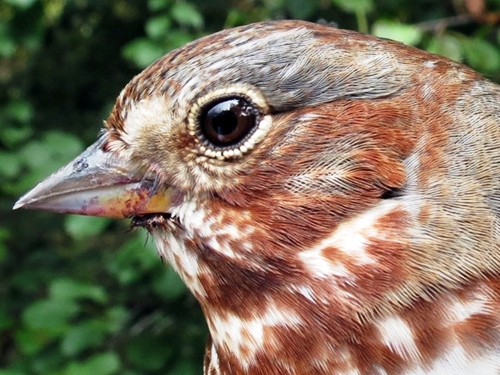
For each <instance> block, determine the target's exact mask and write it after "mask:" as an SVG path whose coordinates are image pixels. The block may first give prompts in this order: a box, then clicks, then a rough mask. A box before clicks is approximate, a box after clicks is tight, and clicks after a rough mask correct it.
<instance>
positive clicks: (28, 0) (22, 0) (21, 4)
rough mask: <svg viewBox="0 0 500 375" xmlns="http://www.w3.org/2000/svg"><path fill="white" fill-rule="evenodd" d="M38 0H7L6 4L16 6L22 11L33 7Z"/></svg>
mask: <svg viewBox="0 0 500 375" xmlns="http://www.w3.org/2000/svg"><path fill="white" fill-rule="evenodd" d="M36 1H37V0H5V2H6V3H9V4H11V5H14V6H15V7H17V8H20V9H26V8H29V7H30V6H32V5H33V4H34V3H35V2H36Z"/></svg>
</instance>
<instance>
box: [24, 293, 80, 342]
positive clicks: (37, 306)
mask: <svg viewBox="0 0 500 375" xmlns="http://www.w3.org/2000/svg"><path fill="white" fill-rule="evenodd" d="M78 310H79V308H78V305H77V304H76V303H74V302H73V301H61V300H52V299H46V300H40V301H36V302H33V303H32V304H31V305H29V306H28V307H27V308H26V309H25V310H24V312H23V321H24V323H25V324H26V326H27V327H29V328H31V329H33V330H39V331H42V332H47V333H49V334H51V335H52V334H56V335H57V334H60V333H61V332H63V331H64V330H65V329H66V326H67V324H68V323H69V320H70V319H71V318H72V317H73V316H74V315H75V314H76V313H77V312H78Z"/></svg>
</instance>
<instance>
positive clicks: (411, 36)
mask: <svg viewBox="0 0 500 375" xmlns="http://www.w3.org/2000/svg"><path fill="white" fill-rule="evenodd" d="M372 34H373V35H375V36H378V37H379V38H387V39H392V40H397V41H399V42H402V43H404V44H407V45H410V46H416V45H417V44H418V43H420V41H421V40H422V36H423V32H422V30H420V29H419V28H418V27H416V26H413V25H405V24H402V23H399V22H394V21H389V20H380V21H376V22H375V23H374V25H373V28H372Z"/></svg>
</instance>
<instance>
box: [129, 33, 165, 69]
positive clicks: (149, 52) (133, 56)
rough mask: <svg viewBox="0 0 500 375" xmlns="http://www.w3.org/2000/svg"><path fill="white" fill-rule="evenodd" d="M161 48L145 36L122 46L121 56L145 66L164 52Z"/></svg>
mask: <svg viewBox="0 0 500 375" xmlns="http://www.w3.org/2000/svg"><path fill="white" fill-rule="evenodd" d="M164 52H165V51H164V50H163V48H161V47H160V46H158V45H157V44H156V43H154V42H152V41H151V40H149V39H146V38H138V39H135V40H133V41H132V42H130V43H128V44H127V45H126V46H125V47H124V48H123V51H122V53H123V57H125V58H126V59H128V60H130V61H132V62H133V63H134V64H136V65H137V66H138V67H139V68H145V67H146V66H148V65H149V64H151V63H152V62H153V61H155V60H156V59H158V58H159V57H161V56H162V55H163V54H164Z"/></svg>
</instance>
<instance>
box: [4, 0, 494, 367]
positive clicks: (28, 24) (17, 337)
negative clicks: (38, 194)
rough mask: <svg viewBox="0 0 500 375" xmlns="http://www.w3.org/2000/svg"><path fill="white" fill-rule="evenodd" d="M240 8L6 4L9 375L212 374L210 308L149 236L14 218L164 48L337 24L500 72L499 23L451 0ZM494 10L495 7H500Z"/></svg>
mask: <svg viewBox="0 0 500 375" xmlns="http://www.w3.org/2000/svg"><path fill="white" fill-rule="evenodd" d="M455 3H456V4H458V3H460V2H455ZM227 4H228V3H227V2H226V1H222V0H210V1H201V0H189V1H186V0H184V1H183V0H148V1H142V0H104V1H89V0H88V1H81V0H4V1H3V2H0V84H1V87H2V89H1V90H0V208H1V209H0V275H1V278H2V279H1V282H0V300H1V301H2V304H0V375H26V374H30V375H31V374H35V375H36V374H55V375H73V374H74V375H82V374H83V375H85V374H91V375H108V374H124V375H148V374H168V375H190V374H201V363H202V354H203V348H204V344H205V339H206V335H207V330H206V327H205V325H204V322H203V319H202V315H201V312H200V310H199V307H198V306H197V304H196V301H195V300H194V298H193V297H192V296H191V295H190V294H189V293H188V291H187V290H186V287H185V286H184V284H183V283H182V281H181V280H180V279H179V277H178V275H177V274H176V273H175V272H174V271H173V269H172V268H170V267H169V266H167V265H164V264H162V263H161V261H160V260H159V259H158V257H157V255H156V253H155V249H154V246H153V244H152V241H151V239H150V238H148V237H147V235H146V234H145V233H143V232H142V231H132V232H129V231H128V223H127V222H126V221H113V220H108V219H100V218H88V217H79V216H62V215H55V214H48V213H42V212H27V211H16V212H12V211H11V207H12V204H13V203H14V201H15V199H16V198H17V197H19V196H20V195H21V194H22V193H24V192H25V191H26V190H27V189H29V188H30V187H32V186H33V185H35V184H36V183H37V182H38V181H40V180H41V179H42V178H44V177H46V176H47V175H48V174H50V173H52V172H53V171H55V170H57V169H58V168H59V167H61V166H62V165H63V164H64V163H66V162H67V161H69V160H71V159H72V158H73V157H74V156H75V155H77V154H78V153H79V152H81V151H82V150H83V149H84V147H85V145H88V144H90V143H91V142H92V141H93V140H94V139H95V137H96V135H97V134H98V131H99V128H100V127H101V123H102V119H104V118H106V115H107V113H108V111H109V109H110V108H111V107H112V105H113V102H114V99H115V97H116V95H117V94H118V93H119V91H120V90H121V88H122V87H123V86H124V85H125V84H126V82H127V81H128V80H129V79H130V78H131V77H132V76H133V75H134V74H137V73H138V72H139V71H140V69H141V68H143V67H145V66H146V65H148V64H149V63H151V62H152V61H154V60H155V59H157V58H158V57H160V56H162V55H163V54H164V53H166V52H168V51H170V50H172V49H174V48H176V47H178V46H180V45H183V44H184V43H186V42H188V41H190V40H193V39H194V38H197V37H200V36H202V35H205V34H208V33H211V32H214V31H217V30H220V29H222V28H224V27H232V26H238V25H241V24H246V23H250V22H255V21H259V20H265V19H280V18H301V19H308V20H311V21H316V20H319V19H322V20H324V21H327V22H332V23H336V24H338V26H339V27H342V28H350V29H357V30H361V31H366V32H368V31H369V32H372V33H374V34H375V35H378V36H381V37H386V38H392V39H396V40H399V41H402V42H404V43H407V44H410V45H414V46H417V47H420V48H425V49H428V50H430V51H431V52H434V53H438V54H442V55H445V56H447V57H449V58H451V59H455V60H457V61H463V62H465V63H467V64H469V65H471V66H472V67H473V68H475V69H477V70H479V71H480V72H482V73H484V74H487V75H488V77H490V78H491V79H494V80H500V74H499V73H500V48H499V46H498V43H499V39H500V29H499V28H498V26H496V25H494V24H487V23H484V24H482V23H480V22H475V21H472V20H470V19H469V21H466V22H462V23H460V22H458V23H453V22H454V21H453V20H455V19H456V16H457V15H459V14H460V13H461V12H464V10H463V9H460V8H457V9H454V8H453V7H451V6H450V5H449V4H450V3H449V2H438V1H430V0H416V1H408V0H391V1H389V0H384V1H377V2H375V1H373V0H356V1H354V0H313V1H303V0H290V1H285V0H277V1H276V0H262V1H255V0H249V1H236V2H233V3H231V4H232V6H231V7H228V5H227ZM486 4H487V6H488V10H489V11H492V12H493V11H497V10H498V7H499V6H500V1H499V0H492V1H489V2H487V3H486ZM495 7H496V8H495ZM465 19H467V18H465ZM450 20H451V21H453V22H451V21H450Z"/></svg>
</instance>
